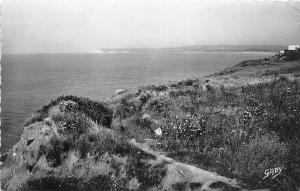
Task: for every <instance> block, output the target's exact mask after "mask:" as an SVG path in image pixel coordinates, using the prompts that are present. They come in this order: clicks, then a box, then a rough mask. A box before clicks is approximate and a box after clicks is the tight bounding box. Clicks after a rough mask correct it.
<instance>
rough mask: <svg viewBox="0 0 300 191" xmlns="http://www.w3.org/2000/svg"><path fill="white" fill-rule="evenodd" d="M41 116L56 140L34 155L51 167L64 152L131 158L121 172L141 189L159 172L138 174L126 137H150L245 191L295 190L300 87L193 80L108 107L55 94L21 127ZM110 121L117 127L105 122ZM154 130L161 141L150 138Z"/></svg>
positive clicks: (124, 97)
mask: <svg viewBox="0 0 300 191" xmlns="http://www.w3.org/2000/svg"><path fill="white" fill-rule="evenodd" d="M145 116H148V117H145ZM47 117H50V118H51V119H52V121H53V122H54V124H55V125H56V126H57V127H58V133H59V135H57V136H54V137H53V138H52V140H51V141H50V145H48V147H44V146H42V147H43V148H41V151H42V154H45V155H46V158H47V160H48V162H49V164H51V165H52V166H53V167H55V166H58V165H60V164H61V162H62V161H63V160H64V158H65V156H66V153H67V152H68V151H70V150H75V151H76V153H77V154H78V156H79V157H80V158H85V157H86V156H87V155H91V156H94V157H95V158H96V159H99V158H101V156H102V155H103V154H104V153H109V154H119V155H123V156H125V155H128V154H129V153H130V157H129V159H128V160H129V161H130V162H129V164H130V165H131V166H130V165H129V166H128V169H127V170H128V171H127V172H128V173H129V175H130V172H131V171H132V174H131V175H130V176H132V177H134V176H135V174H134V173H138V174H139V175H138V177H139V178H140V179H141V180H139V182H143V184H144V185H142V186H144V187H143V188H147V187H148V186H149V185H148V183H151V184H157V183H158V182H159V181H160V180H161V177H163V176H164V173H165V172H164V170H163V168H161V167H158V168H155V167H151V169H149V168H150V167H149V168H148V167H147V168H146V167H145V168H146V169H144V167H142V165H144V164H143V163H142V162H141V161H140V159H142V158H143V157H144V156H140V157H138V156H139V155H138V154H136V153H135V152H134V151H132V148H131V147H130V146H129V145H128V143H127V141H126V139H132V138H134V139H137V140H138V141H140V142H143V141H144V140H145V139H147V138H150V139H156V140H157V141H159V142H160V143H161V144H160V145H152V147H153V149H155V150H158V151H162V152H164V153H166V155H168V156H171V157H172V158H174V159H176V160H179V161H181V162H184V163H189V164H192V165H195V166H197V167H201V168H203V169H206V170H210V171H216V172H218V173H219V174H221V175H224V176H228V177H233V178H239V179H241V180H243V181H244V182H245V183H247V184H248V185H249V186H250V188H252V189H257V188H264V187H271V188H273V189H274V190H276V189H277V190H294V189H295V188H296V187H299V186H300V185H299V182H300V173H299V170H297V169H299V168H300V167H299V164H300V148H299V145H300V139H299V137H300V128H299V127H300V84H299V82H298V81H295V80H289V79H287V78H286V77H283V76H281V77H279V76H276V78H274V79H273V80H271V81H269V82H261V83H257V84H244V85H242V86H236V85H232V86H231V85H230V84H227V85H226V84H225V85H224V84H210V83H208V82H207V83H206V84H205V85H203V86H200V82H199V81H198V80H186V81H182V82H179V83H177V84H171V85H170V86H149V87H146V86H144V87H141V88H139V89H137V90H134V91H131V92H126V93H124V94H121V95H119V96H117V97H116V98H115V99H114V100H112V101H110V102H109V103H98V102H96V101H92V100H89V99H86V98H81V97H75V96H61V97H59V98H57V99H56V100H54V101H51V102H50V103H49V104H48V105H46V106H44V107H43V108H42V109H41V110H39V111H38V113H37V114H36V115H35V116H33V117H32V118H31V119H30V120H28V122H27V124H30V123H34V122H37V121H42V120H44V119H45V118H47ZM113 120H115V121H118V124H120V125H115V126H120V130H117V129H114V125H111V124H112V121H113ZM106 127H109V128H110V127H112V128H113V129H108V128H106ZM157 128H161V130H162V136H156V135H155V133H154V130H155V129H157ZM134 153H135V154H134ZM274 167H283V172H282V173H281V174H280V175H279V176H278V177H276V179H266V180H263V179H262V178H263V177H264V171H265V170H266V169H269V168H274ZM133 171H134V173H133ZM146 171H147V172H148V173H150V175H147V173H144V172H146ZM149 177H151V178H149ZM153 177H156V178H153ZM150 179H151V180H150ZM151 181H152V182H151Z"/></svg>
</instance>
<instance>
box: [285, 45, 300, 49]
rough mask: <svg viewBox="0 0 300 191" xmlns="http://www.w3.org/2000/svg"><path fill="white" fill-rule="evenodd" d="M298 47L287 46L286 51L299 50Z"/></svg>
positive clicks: (299, 47)
mask: <svg viewBox="0 0 300 191" xmlns="http://www.w3.org/2000/svg"><path fill="white" fill-rule="evenodd" d="M299 49H300V46H299V45H289V46H288V50H299Z"/></svg>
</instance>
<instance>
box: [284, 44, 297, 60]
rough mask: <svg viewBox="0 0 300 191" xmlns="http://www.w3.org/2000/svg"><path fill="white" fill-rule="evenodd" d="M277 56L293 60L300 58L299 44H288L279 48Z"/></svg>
mask: <svg viewBox="0 0 300 191" xmlns="http://www.w3.org/2000/svg"><path fill="white" fill-rule="evenodd" d="M279 56H280V57H281V58H280V60H288V61H293V60H297V59H300V45H289V46H288V49H286V50H280V51H279Z"/></svg>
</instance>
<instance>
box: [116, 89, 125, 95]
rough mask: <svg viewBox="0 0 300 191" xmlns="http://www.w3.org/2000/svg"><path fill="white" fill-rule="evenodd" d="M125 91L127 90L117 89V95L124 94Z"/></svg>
mask: <svg viewBox="0 0 300 191" xmlns="http://www.w3.org/2000/svg"><path fill="white" fill-rule="evenodd" d="M125 92H126V90H124V89H118V90H116V91H115V95H120V94H123V93H125Z"/></svg>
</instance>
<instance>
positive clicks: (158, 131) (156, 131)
mask: <svg viewBox="0 0 300 191" xmlns="http://www.w3.org/2000/svg"><path fill="white" fill-rule="evenodd" d="M154 132H155V134H156V135H157V136H161V135H162V130H161V128H157V129H156V130H155V131H154Z"/></svg>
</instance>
